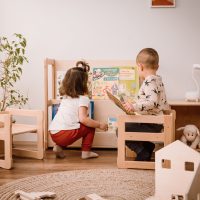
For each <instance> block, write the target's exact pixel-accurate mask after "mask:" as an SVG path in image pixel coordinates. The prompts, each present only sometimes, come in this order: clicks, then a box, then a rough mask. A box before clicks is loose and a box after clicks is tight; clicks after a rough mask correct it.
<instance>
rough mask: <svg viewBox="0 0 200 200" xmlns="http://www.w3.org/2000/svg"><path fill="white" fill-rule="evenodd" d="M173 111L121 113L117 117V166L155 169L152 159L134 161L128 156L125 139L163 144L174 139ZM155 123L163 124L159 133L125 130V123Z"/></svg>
mask: <svg viewBox="0 0 200 200" xmlns="http://www.w3.org/2000/svg"><path fill="white" fill-rule="evenodd" d="M175 115H176V114H175V111H174V110H171V111H170V112H168V113H166V114H164V115H159V116H154V115H121V116H119V117H118V156H117V166H118V168H139V169H155V162H154V161H134V158H133V157H132V158H130V159H129V158H128V157H127V153H126V145H125V141H126V140H132V141H152V142H156V143H163V144H164V146H166V145H168V144H170V143H171V142H173V141H174V140H175ZM129 122H130V123H155V124H163V126H164V130H163V131H162V132H161V133H146V132H125V124H126V123H129Z"/></svg>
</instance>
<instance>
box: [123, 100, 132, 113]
mask: <svg viewBox="0 0 200 200" xmlns="http://www.w3.org/2000/svg"><path fill="white" fill-rule="evenodd" d="M123 106H124V108H125V109H126V110H127V111H128V112H134V108H133V105H132V104H131V103H129V102H125V103H123Z"/></svg>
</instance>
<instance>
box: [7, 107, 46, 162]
mask: <svg viewBox="0 0 200 200" xmlns="http://www.w3.org/2000/svg"><path fill="white" fill-rule="evenodd" d="M6 111H8V112H9V114H11V115H12V116H23V117H31V118H35V120H36V122H35V124H25V123H23V124H21V123H12V137H14V136H15V135H19V134H24V133H35V134H37V149H36V150H32V149H25V148H20V147H13V155H16V156H22V157H31V158H36V159H43V158H44V125H43V124H44V113H43V111H42V110H25V109H12V108H8V109H7V110H6Z"/></svg>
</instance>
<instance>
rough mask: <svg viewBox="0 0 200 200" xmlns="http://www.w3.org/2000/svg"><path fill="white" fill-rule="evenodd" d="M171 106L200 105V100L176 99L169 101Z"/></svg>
mask: <svg viewBox="0 0 200 200" xmlns="http://www.w3.org/2000/svg"><path fill="white" fill-rule="evenodd" d="M169 104H170V105H171V106H200V102H192V101H184V100H176V101H173V100H171V101H169Z"/></svg>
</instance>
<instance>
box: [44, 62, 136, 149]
mask: <svg viewBox="0 0 200 200" xmlns="http://www.w3.org/2000/svg"><path fill="white" fill-rule="evenodd" d="M76 62H77V60H76V61H75V60H56V59H49V58H46V59H45V61H44V95H45V97H44V99H45V109H44V112H45V113H44V114H45V115H44V120H45V125H44V130H45V139H44V141H45V147H46V148H47V147H48V146H49V145H50V146H51V145H52V142H51V138H50V137H49V135H48V126H49V121H50V119H49V107H50V106H52V105H53V104H58V103H59V102H60V101H59V100H57V99H56V91H57V88H56V76H57V72H58V71H63V70H65V71H67V69H69V68H71V67H74V66H75V64H76ZM87 62H88V63H89V65H90V66H91V67H105V66H108V67H114V66H126V67H127V66H135V61H133V60H87ZM49 76H51V79H52V80H50V78H49ZM94 101H95V120H101V121H104V122H107V120H108V117H110V116H112V117H117V116H118V115H119V114H122V113H123V111H122V110H120V109H119V108H117V107H116V105H114V103H113V102H111V101H110V100H94ZM102 109H103V110H104V112H102ZM96 133H97V134H95V139H94V143H93V146H95V147H106V148H113V147H116V134H115V133H108V132H103V131H99V130H96ZM105 137H107V139H108V138H109V139H108V140H105ZM101 138H102V139H101ZM97 140H98V141H102V143H107V144H106V145H101V144H99V143H98V142H97ZM48 143H49V144H48ZM95 144H96V145H95ZM78 146H79V147H80V142H79V143H78Z"/></svg>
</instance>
